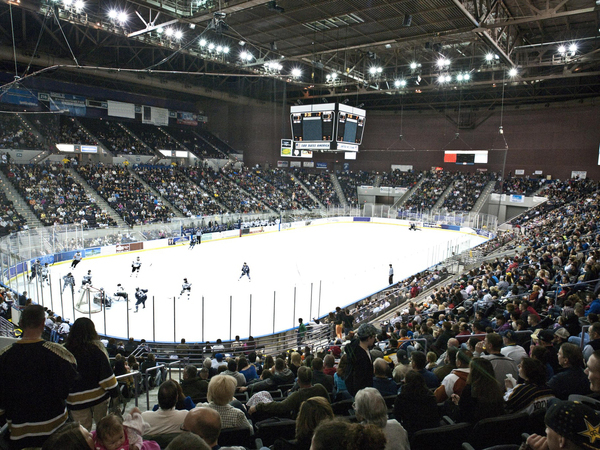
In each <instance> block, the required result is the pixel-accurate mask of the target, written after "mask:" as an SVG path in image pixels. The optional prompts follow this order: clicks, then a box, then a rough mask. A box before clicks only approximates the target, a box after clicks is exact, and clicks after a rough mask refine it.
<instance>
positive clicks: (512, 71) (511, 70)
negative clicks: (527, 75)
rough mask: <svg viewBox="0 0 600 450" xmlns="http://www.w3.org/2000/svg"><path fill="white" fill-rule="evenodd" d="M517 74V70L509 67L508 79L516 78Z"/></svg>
mask: <svg viewBox="0 0 600 450" xmlns="http://www.w3.org/2000/svg"><path fill="white" fill-rule="evenodd" d="M518 74H519V71H518V70H517V68H516V67H511V69H510V70H509V71H508V76H509V77H513V78H514V77H516V76H517V75H518Z"/></svg>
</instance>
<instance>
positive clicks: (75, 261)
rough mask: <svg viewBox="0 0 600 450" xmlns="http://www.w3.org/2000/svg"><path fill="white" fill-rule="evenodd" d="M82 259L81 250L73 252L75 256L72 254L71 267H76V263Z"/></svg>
mask: <svg viewBox="0 0 600 450" xmlns="http://www.w3.org/2000/svg"><path fill="white" fill-rule="evenodd" d="M82 259H83V257H82V256H81V252H77V253H75V256H73V262H72V263H71V269H74V268H75V267H77V264H79V263H80V262H81V260H82Z"/></svg>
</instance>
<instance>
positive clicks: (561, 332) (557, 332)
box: [554, 328, 570, 339]
mask: <svg viewBox="0 0 600 450" xmlns="http://www.w3.org/2000/svg"><path fill="white" fill-rule="evenodd" d="M554 335H555V336H558V337H559V338H561V339H569V336H570V334H569V332H568V331H567V330H566V328H558V329H556V330H554Z"/></svg>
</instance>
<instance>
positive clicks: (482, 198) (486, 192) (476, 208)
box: [471, 180, 496, 214]
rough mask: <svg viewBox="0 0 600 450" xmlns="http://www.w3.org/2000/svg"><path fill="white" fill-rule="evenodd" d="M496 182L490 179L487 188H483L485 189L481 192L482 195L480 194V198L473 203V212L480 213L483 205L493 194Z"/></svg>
mask: <svg viewBox="0 0 600 450" xmlns="http://www.w3.org/2000/svg"><path fill="white" fill-rule="evenodd" d="M495 184H496V181H495V180H494V181H490V182H489V183H488V184H486V186H485V188H483V191H482V192H481V195H480V196H479V198H478V199H477V201H476V202H475V204H474V205H473V209H472V210H471V212H472V213H474V214H479V211H481V208H483V205H485V204H486V202H487V201H488V199H489V198H490V195H491V194H492V191H493V190H494V185H495Z"/></svg>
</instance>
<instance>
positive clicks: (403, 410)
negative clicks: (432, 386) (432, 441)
mask: <svg viewBox="0 0 600 450" xmlns="http://www.w3.org/2000/svg"><path fill="white" fill-rule="evenodd" d="M394 417H395V418H396V420H397V421H398V422H400V423H401V424H402V425H403V426H404V428H405V429H406V431H407V432H408V436H409V437H411V436H412V435H413V434H414V433H415V432H417V431H419V430H423V429H425V428H435V427H438V426H439V425H440V413H439V411H438V407H437V403H436V401H435V397H434V396H433V394H432V393H431V391H430V390H429V389H428V388H427V385H426V384H425V379H424V378H423V376H422V375H421V374H420V373H419V372H416V371H414V370H409V371H408V372H407V373H406V376H405V378H404V385H403V386H402V389H401V390H400V394H398V397H397V398H396V401H395V402H394Z"/></svg>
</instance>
